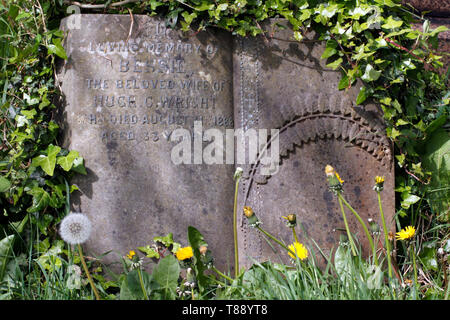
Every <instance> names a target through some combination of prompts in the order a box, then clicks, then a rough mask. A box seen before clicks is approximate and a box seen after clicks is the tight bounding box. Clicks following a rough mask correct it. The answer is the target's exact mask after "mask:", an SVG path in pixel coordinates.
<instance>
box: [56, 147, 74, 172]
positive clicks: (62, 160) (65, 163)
mask: <svg viewBox="0 0 450 320" xmlns="http://www.w3.org/2000/svg"><path fill="white" fill-rule="evenodd" d="M78 156H79V154H78V151H74V150H72V151H70V152H69V154H68V155H67V156H65V157H58V159H57V163H58V164H59V165H60V166H61V167H62V168H63V169H64V171H69V170H70V169H71V168H72V165H73V162H74V161H75V159H76V158H78Z"/></svg>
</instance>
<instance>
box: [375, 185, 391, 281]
mask: <svg viewBox="0 0 450 320" xmlns="http://www.w3.org/2000/svg"><path fill="white" fill-rule="evenodd" d="M377 195H378V205H379V207H380V214H381V221H382V222H383V231H384V242H385V245H386V255H387V260H388V270H389V271H388V272H389V279H391V278H392V265H391V245H390V243H389V237H388V230H387V228H386V220H385V219H384V213H383V207H382V206H381V195H380V192H379V191H377Z"/></svg>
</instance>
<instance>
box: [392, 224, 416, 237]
mask: <svg viewBox="0 0 450 320" xmlns="http://www.w3.org/2000/svg"><path fill="white" fill-rule="evenodd" d="M415 234H416V229H415V228H414V227H413V226H407V227H406V228H405V229H402V230H401V231H400V232H397V233H396V236H395V237H396V238H397V240H408V239H411V238H412V237H414V235H415Z"/></svg>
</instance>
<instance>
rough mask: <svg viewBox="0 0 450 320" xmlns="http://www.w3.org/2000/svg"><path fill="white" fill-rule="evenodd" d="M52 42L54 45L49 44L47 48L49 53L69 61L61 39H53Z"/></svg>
mask: <svg viewBox="0 0 450 320" xmlns="http://www.w3.org/2000/svg"><path fill="white" fill-rule="evenodd" d="M52 42H53V44H49V45H48V46H47V50H48V53H51V54H56V55H57V56H58V57H60V58H61V59H64V60H67V55H66V51H65V50H64V48H63V46H62V45H61V39H60V38H53V39H52Z"/></svg>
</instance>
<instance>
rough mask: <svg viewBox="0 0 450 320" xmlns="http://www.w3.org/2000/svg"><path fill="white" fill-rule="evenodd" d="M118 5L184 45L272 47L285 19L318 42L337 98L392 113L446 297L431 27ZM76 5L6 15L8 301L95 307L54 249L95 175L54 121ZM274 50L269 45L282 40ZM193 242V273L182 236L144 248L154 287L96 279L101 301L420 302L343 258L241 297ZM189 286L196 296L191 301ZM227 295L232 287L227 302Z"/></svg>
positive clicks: (355, 12)
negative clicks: (58, 64) (263, 43)
mask: <svg viewBox="0 0 450 320" xmlns="http://www.w3.org/2000/svg"><path fill="white" fill-rule="evenodd" d="M116 2H117V1H106V0H105V1H96V4H100V3H104V4H105V7H107V8H102V9H100V12H107V13H123V14H129V11H128V9H130V10H131V11H132V12H133V13H134V14H138V13H142V14H149V15H160V16H164V17H165V18H166V23H167V25H169V26H171V27H181V29H182V30H184V31H186V32H192V31H194V32H196V31H199V30H204V29H205V28H207V27H216V28H221V29H225V30H228V31H230V32H231V33H233V34H234V35H238V36H256V35H260V34H262V33H263V30H262V28H261V27H260V23H261V22H262V21H264V20H267V19H269V18H285V19H287V20H288V21H289V22H290V24H291V26H292V29H293V30H292V31H293V32H292V39H293V40H296V41H300V42H301V41H304V40H305V39H306V38H307V37H308V35H309V33H308V32H309V31H315V33H316V34H317V39H315V40H317V41H318V42H322V43H324V45H325V48H324V52H323V53H322V59H325V60H326V65H327V66H328V67H329V68H331V69H333V70H339V71H340V73H341V79H340V81H339V83H338V88H339V90H347V88H349V87H351V86H352V85H355V84H356V82H357V80H360V81H361V82H362V83H363V84H364V86H363V87H362V88H361V90H360V92H359V94H358V96H357V98H356V104H357V105H361V104H364V103H366V102H375V103H377V104H378V105H379V106H380V107H381V109H382V111H383V114H384V119H385V121H386V126H387V127H386V133H387V135H388V137H389V138H390V139H391V140H392V141H393V143H394V146H395V159H396V165H397V166H398V170H396V191H397V192H398V193H399V197H398V199H399V205H398V216H397V223H398V226H399V227H400V220H399V218H400V219H404V220H406V221H408V222H407V223H408V224H412V225H415V222H417V221H421V219H422V220H423V219H428V211H429V208H428V207H426V206H425V202H428V203H429V204H430V209H431V212H432V213H433V214H434V215H435V216H436V217H437V218H438V219H439V222H444V223H447V224H437V223H436V221H435V220H432V219H431V218H430V222H432V224H431V225H432V227H431V228H430V230H429V231H426V232H425V234H424V235H422V236H423V237H424V238H425V236H426V239H427V240H429V241H427V242H426V243H425V244H424V245H423V247H422V248H419V250H418V258H419V263H420V265H421V267H422V268H423V270H424V271H425V272H426V273H427V276H428V278H432V279H433V280H432V281H431V282H430V283H427V284H426V285H424V288H425V290H426V291H424V292H422V297H424V298H430V299H432V298H436V297H438V298H440V297H442V296H443V294H445V293H443V292H442V289H441V287H444V282H443V281H444V280H443V279H447V278H446V276H444V272H445V270H446V268H445V266H446V264H445V263H447V266H448V263H449V261H447V260H448V256H449V252H450V249H448V248H449V246H450V245H449V243H450V242H449V240H448V238H449V235H448V222H449V215H450V214H449V202H448V199H449V198H450V197H449V192H450V190H449V176H448V172H449V170H448V169H449V168H448V166H449V162H448V149H449V144H448V141H449V139H448V120H449V110H450V108H449V101H450V100H449V97H450V92H449V90H448V78H447V77H448V73H447V74H446V70H443V69H442V62H441V60H442V53H439V52H437V50H436V48H437V37H438V34H439V32H442V31H444V30H445V29H444V28H443V27H439V28H437V29H435V30H432V29H430V24H429V21H428V20H427V19H424V18H422V17H418V16H415V15H414V14H411V13H410V12H408V11H407V10H406V8H404V7H402V6H401V5H400V4H399V1H397V0H360V1H340V0H327V1H320V0H268V1H259V0H258V1H257V0H231V1H225V0H219V1H212V0H184V1H179V0H167V1H157V0H150V1H138V2H133V3H128V4H127V5H125V6H109V5H111V4H114V3H116ZM67 5H68V4H67V2H66V1H64V2H63V1H61V0H58V1H55V0H42V1H37V0H32V1H28V0H14V1H13V0H8V1H2V2H1V3H0V57H1V59H0V74H1V76H0V132H1V133H2V135H1V141H0V227H1V228H0V230H2V231H5V234H2V239H1V240H0V298H1V299H92V298H93V296H92V292H91V291H90V289H89V286H88V284H87V283H86V281H84V280H85V279H82V278H80V277H79V276H78V273H77V271H76V270H77V268H76V267H77V266H78V265H79V263H80V261H79V258H78V257H77V256H76V255H73V253H72V252H71V250H70V248H68V249H67V248H65V247H64V245H63V243H62V242H60V241H59V240H56V238H57V235H56V228H55V226H56V225H57V223H58V222H59V220H60V218H59V217H58V213H61V211H63V210H64V206H66V207H65V210H66V211H67V210H68V206H67V203H68V197H69V195H70V193H71V192H73V191H74V190H76V189H77V188H76V186H71V187H70V188H69V186H68V185H67V183H66V181H67V180H69V179H70V178H71V177H72V176H73V175H74V174H86V169H85V167H84V160H83V157H82V156H83V155H80V154H78V152H77V151H75V150H66V149H64V148H63V147H62V146H61V145H59V141H58V134H59V126H58V124H57V122H56V121H55V119H56V118H57V112H56V111H57V110H56V106H55V104H54V102H55V101H56V99H57V97H58V90H57V86H56V85H55V79H54V72H55V59H57V58H59V59H67V56H66V53H65V51H64V49H63V47H62V39H63V33H62V32H61V31H60V30H58V27H59V20H60V18H62V17H63V16H64V15H66V8H67ZM92 11H93V12H95V10H92ZM414 21H419V22H421V23H422V29H421V30H418V29H414V28H412V25H411V24H412V23H413V22H414ZM274 27H277V25H276V24H275V25H274ZM264 36H265V37H266V38H267V39H270V38H271V34H270V33H266V34H264ZM423 200H425V201H423ZM24 230H26V236H25V232H24ZM188 239H189V243H190V245H191V246H192V248H193V251H194V256H193V257H192V259H190V260H189V261H184V262H179V261H177V260H176V259H175V257H174V256H173V254H174V253H175V252H176V251H177V250H178V249H179V248H180V247H181V246H180V244H178V243H176V242H174V241H173V237H172V235H171V234H169V235H167V236H166V237H157V238H155V239H154V242H155V245H154V246H145V247H139V248H138V250H140V251H141V252H143V253H145V254H146V257H147V258H148V259H152V260H156V261H157V262H158V264H157V265H156V266H155V268H154V270H153V272H152V273H151V274H150V273H147V272H144V271H142V272H141V277H140V276H139V273H138V272H137V270H136V269H134V270H131V271H128V270H127V272H126V273H125V274H123V275H121V276H119V277H115V278H113V280H108V281H107V280H105V278H103V276H102V275H101V274H100V273H101V271H102V269H101V268H97V269H95V271H96V272H94V274H93V277H94V278H95V279H96V280H97V283H98V286H99V289H100V291H101V295H102V298H104V299H109V298H121V299H142V298H144V294H143V291H142V286H144V290H145V291H146V292H147V293H148V294H149V296H150V298H151V299H163V298H166V299H174V298H179V299H185V298H188V299H189V298H192V296H191V295H189V294H188V295H185V293H186V291H188V292H189V291H190V292H191V293H192V292H194V294H195V297H196V298H207V297H216V298H226V299H252V298H254V299H317V298H319V299H387V298H400V299H403V298H404V299H406V298H410V297H411V295H408V296H406V295H402V292H401V291H400V292H399V294H400V295H399V296H395V297H393V296H392V294H391V292H392V291H391V290H390V289H391V288H389V287H388V286H386V285H382V281H381V280H380V279H382V272H381V271H380V269H379V268H377V267H374V266H373V265H370V264H367V263H366V262H365V261H363V260H362V259H361V258H360V257H352V256H351V255H350V253H349V250H348V247H343V246H339V247H338V248H337V250H336V252H335V254H334V261H333V262H332V259H331V258H330V259H328V264H327V267H326V269H325V271H323V270H321V269H319V268H318V267H317V266H316V264H315V260H314V259H313V258H311V259H308V261H307V262H306V263H303V262H300V261H297V262H296V263H295V264H294V267H290V266H286V265H281V264H276V263H272V262H263V263H260V262H255V264H254V265H253V266H252V267H251V268H250V269H248V270H246V271H243V272H241V273H240V275H239V277H238V279H233V281H232V282H231V284H227V281H228V280H229V279H227V278H225V283H222V280H223V276H222V278H220V280H218V279H216V278H215V277H213V276H211V275H208V270H211V267H212V262H213V260H212V256H211V252H210V251H209V250H208V251H207V253H206V254H202V253H201V252H200V247H201V246H203V245H206V242H205V240H204V239H203V236H202V235H201V234H200V232H199V231H198V230H196V229H195V228H193V227H189V228H188ZM438 248H444V249H443V250H444V251H445V254H444V255H443V256H442V257H443V258H440V257H439V256H438V255H436V250H437V249H438ZM164 249H168V250H167V251H165V250H164ZM16 252H22V253H18V254H16ZM401 254H402V251H401V250H399V261H406V262H405V264H404V270H410V268H408V267H409V266H408V263H407V262H408V259H407V257H406V254H405V256H401ZM444 257H447V258H445V259H447V260H445V259H444ZM129 262H130V261H128V263H129ZM88 263H89V262H88ZM440 264H442V267H441V265H440ZM89 265H90V267H91V268H94V266H95V264H94V263H92V262H91V263H89ZM188 266H190V267H191V268H192V270H193V274H190V273H186V275H183V273H182V272H181V269H183V268H186V267H188ZM127 267H130V266H129V265H127ZM443 269H444V271H442V270H443ZM225 277H226V276H225ZM185 280H187V281H188V282H189V283H194V284H195V287H194V288H192V287H190V288H187V287H185V286H184V281H185ZM217 283H221V285H223V286H222V288H221V289H219V288H218V287H217ZM380 285H381V288H380ZM447 287H448V283H447ZM395 290H397V291H398V290H400V289H399V287H396V288H395ZM180 292H181V294H180ZM183 292H184V293H183ZM405 292H406V293H409V292H410V291H409V288H405ZM446 294H447V297H448V289H447V293H446Z"/></svg>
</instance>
